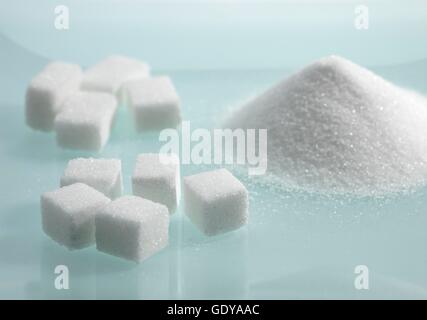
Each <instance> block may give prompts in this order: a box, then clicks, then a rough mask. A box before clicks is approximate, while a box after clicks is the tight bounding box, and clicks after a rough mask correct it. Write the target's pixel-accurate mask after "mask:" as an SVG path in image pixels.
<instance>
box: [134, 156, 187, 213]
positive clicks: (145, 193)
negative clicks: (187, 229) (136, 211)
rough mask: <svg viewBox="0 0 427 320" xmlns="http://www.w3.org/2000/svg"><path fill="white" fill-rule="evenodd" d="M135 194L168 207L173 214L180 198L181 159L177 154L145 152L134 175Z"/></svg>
mask: <svg viewBox="0 0 427 320" xmlns="http://www.w3.org/2000/svg"><path fill="white" fill-rule="evenodd" d="M132 190H133V194H134V195H136V196H140V197H142V198H145V199H149V200H152V201H154V202H158V203H162V204H164V205H165V206H167V207H168V209H169V212H170V213H171V214H172V213H173V212H174V211H175V210H176V207H177V206H178V204H179V199H180V194H181V192H180V190H181V187H180V171H179V159H178V157H177V156H176V155H170V154H157V153H144V154H140V155H139V156H138V159H137V161H136V165H135V169H134V172H133V175H132Z"/></svg>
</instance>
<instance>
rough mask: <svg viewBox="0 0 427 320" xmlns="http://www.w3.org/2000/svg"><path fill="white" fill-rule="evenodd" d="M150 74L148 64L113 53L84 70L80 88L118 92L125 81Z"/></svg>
mask: <svg viewBox="0 0 427 320" xmlns="http://www.w3.org/2000/svg"><path fill="white" fill-rule="evenodd" d="M149 76H150V68H149V66H148V65H147V64H146V63H144V62H142V61H139V60H136V59H132V58H128V57H124V56H119V55H113V56H110V57H108V58H106V59H104V60H102V61H100V62H99V63H97V64H96V65H94V66H93V67H90V68H88V69H87V70H86V72H85V73H84V76H83V82H82V86H81V87H82V89H83V90H90V91H103V92H108V93H112V94H120V88H121V86H122V84H124V83H125V82H127V81H130V80H134V79H139V78H146V77H149Z"/></svg>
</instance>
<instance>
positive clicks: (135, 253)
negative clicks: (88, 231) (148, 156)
mask: <svg viewBox="0 0 427 320" xmlns="http://www.w3.org/2000/svg"><path fill="white" fill-rule="evenodd" d="M95 225H96V248H97V249H98V250H100V251H103V252H105V253H108V254H112V255H115V256H118V257H121V258H125V259H128V260H133V261H136V262H141V261H143V260H145V259H147V258H148V257H150V256H151V255H153V254H154V253H156V252H158V251H159V250H161V249H163V248H164V247H165V246H166V245H167V244H168V238H169V212H168V208H167V207H166V206H164V205H162V204H159V203H155V202H152V201H150V200H147V199H143V198H140V197H136V196H124V197H121V198H118V199H116V200H114V201H112V202H110V203H109V204H108V205H106V206H104V207H103V208H102V209H101V210H100V211H98V213H97V215H96V218H95Z"/></svg>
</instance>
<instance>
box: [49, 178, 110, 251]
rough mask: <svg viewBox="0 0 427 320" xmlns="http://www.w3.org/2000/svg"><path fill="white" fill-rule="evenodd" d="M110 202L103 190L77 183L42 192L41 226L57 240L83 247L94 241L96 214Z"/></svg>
mask: <svg viewBox="0 0 427 320" xmlns="http://www.w3.org/2000/svg"><path fill="white" fill-rule="evenodd" d="M108 202H110V199H108V198H107V197H106V196H105V195H103V194H102V193H101V192H99V191H97V190H95V189H93V188H92V187H89V186H87V185H85V184H83V183H75V184H72V185H69V186H66V187H62V188H59V189H57V190H54V191H50V192H45V193H43V194H42V196H41V211H42V227H43V230H44V232H45V233H46V234H47V235H48V236H49V237H50V238H52V239H53V240H55V241H56V242H58V243H60V244H62V245H64V246H66V247H67V248H69V249H81V248H84V247H87V246H90V245H91V244H93V243H94V241H95V214H96V211H97V210H98V209H100V208H102V206H104V205H106V204H107V203H108Z"/></svg>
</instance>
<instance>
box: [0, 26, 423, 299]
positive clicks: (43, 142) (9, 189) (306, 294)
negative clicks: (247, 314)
mask: <svg viewBox="0 0 427 320" xmlns="http://www.w3.org/2000/svg"><path fill="white" fill-rule="evenodd" d="M422 21H424V20H422ZM424 22H425V21H424ZM424 22H422V23H424ZM22 28H24V29H25V28H27V27H25V26H23V27H22ZM8 30H9V29H8ZM21 31H22V30H21ZM92 31H93V32H100V31H99V30H98V31H97V30H96V29H95V30H92ZM16 32H18V31H16ZM22 32H23V31H22ZM212 32H214V31H212ZM402 32H403V31H402ZM417 39H419V38H417V37H416V36H414V37H413V39H412V40H413V41H414V42H417V41H418V40H417ZM417 43H418V42H417ZM307 45H308V44H307ZM395 45H396V46H398V44H395ZM101 47H102V46H101ZM0 48H1V50H0V70H1V72H0V87H1V88H2V94H1V95H0V119H2V125H1V126H0V168H1V179H0V298H3V299H4V298H18V299H45V298H50V299H69V298H83V299H96V298H98V299H99V298H119V299H120V298H131V299H152V298H161V299H185V298H356V299H358V298H424V299H425V298H427V232H426V228H427V188H425V189H423V190H419V191H418V192H417V193H415V194H411V195H406V196H402V197H397V198H394V199H383V200H373V199H362V200H360V199H359V200H356V199H325V198H321V197H317V196H308V195H304V194H293V193H288V192H284V191H281V190H279V189H277V188H275V187H274V186H272V185H263V184H260V183H258V182H257V181H256V180H254V179H252V178H249V177H247V176H246V174H245V172H243V171H242V172H240V171H236V174H237V175H238V177H239V178H240V179H242V181H243V182H244V184H245V185H246V186H247V188H248V189H249V192H250V222H249V224H248V226H247V227H245V228H242V229H240V230H238V231H236V232H233V233H229V234H226V235H222V236H218V237H213V238H207V237H204V236H202V235H201V234H200V233H199V232H198V230H197V229H195V227H193V225H192V224H191V223H190V222H189V221H188V219H187V218H186V217H185V216H184V213H183V209H182V205H181V207H180V208H179V210H178V211H177V212H176V213H175V214H174V216H173V217H172V221H171V226H170V245H169V247H167V248H166V249H165V250H163V251H161V252H160V253H158V254H156V255H155V256H153V257H151V258H150V259H148V260H147V261H145V262H144V263H142V264H140V265H137V264H135V263H132V262H127V261H125V260H121V259H118V258H115V257H112V256H108V255H106V254H104V253H100V252H97V251H96V249H95V248H94V247H91V248H88V249H84V250H80V251H68V250H67V249H65V248H64V247H61V246H59V245H57V244H56V243H54V242H53V241H51V240H50V239H49V238H48V237H47V236H45V235H44V234H43V232H42V230H41V223H40V208H39V206H40V203H39V197H40V194H41V193H42V192H44V191H47V190H52V189H54V188H57V187H58V185H59V178H60V175H61V174H62V171H63V170H64V168H65V166H66V163H67V161H68V160H69V159H72V158H74V157H77V156H97V157H98V156H99V157H117V158H121V159H122V163H123V177H124V184H125V192H126V193H130V192H131V185H130V175H131V173H132V170H133V166H134V163H135V160H136V156H137V154H138V153H140V152H150V151H153V152H156V151H158V149H159V147H160V146H161V143H160V142H159V141H158V135H157V134H156V133H152V134H136V133H135V132H134V130H133V127H132V122H131V119H129V114H128V112H127V110H125V109H124V108H122V109H120V111H119V114H118V119H117V123H116V125H115V127H114V130H113V133H112V136H111V139H110V142H109V144H108V145H107V146H106V147H105V148H104V150H103V151H102V152H101V153H99V154H95V153H88V152H75V151H67V150H62V149H60V148H58V147H57V146H56V144H55V137H54V134H53V133H50V134H46V133H40V132H35V131H32V130H30V129H29V128H27V127H26V126H25V124H24V92H25V87H26V85H27V83H28V81H29V79H30V78H31V77H32V76H33V75H34V74H35V73H36V72H38V70H40V69H41V68H42V66H43V65H44V64H45V63H46V62H47V59H46V58H43V57H41V56H39V55H37V54H34V53H32V51H31V49H28V48H24V47H21V46H20V45H17V44H16V43H15V42H14V41H12V40H10V38H9V37H6V36H4V35H0ZM132 48H133V49H134V52H133V53H134V55H135V56H139V55H140V50H139V49H138V48H137V47H132ZM414 48H415V47H414ZM417 48H419V47H417ZM56 49H57V48H56ZM128 49H129V48H128ZM399 49H400V50H402V52H407V53H408V54H409V53H410V51H411V48H410V47H408V46H406V47H405V46H401V47H399ZM129 50H130V49H129ZM129 50H128V51H129ZM159 50H160V49H159ZM319 50H320V49H319ZM116 51H118V50H116ZM285 51H286V50H285ZM334 51H335V50H333V48H323V49H322V50H321V52H317V53H316V56H318V57H320V56H322V55H328V54H331V53H335V52H334ZM63 52H64V53H65V52H67V50H66V49H65V48H63ZM417 52H418V53H419V52H421V51H417ZM108 53H109V52H106V53H105V54H104V55H106V54H108ZM129 53H130V54H131V53H132V52H130V51H129ZM258 53H259V54H260V56H264V57H265V59H266V60H268V52H264V53H262V54H261V53H260V52H258ZM212 54H213V53H212ZM52 55H53V56H55V54H52ZM64 55H65V54H64ZM367 55H368V54H367ZM403 55H404V54H402V56H403ZM65 56H66V55H65ZM86 57H87V60H91V59H92V57H89V56H84V55H83V57H82V60H81V61H80V60H76V61H75V62H79V63H84V62H85V60H86ZM252 57H253V56H252ZM285 58H286V57H284V58H283V59H285ZM350 58H351V57H350ZM408 61H409V60H408ZM175 62H177V60H175ZM158 69H161V68H156V67H154V73H165V74H169V75H171V77H172V79H173V81H174V83H175V85H176V87H177V91H178V93H179V94H180V96H181V98H182V107H183V116H184V119H185V120H190V121H191V126H192V128H197V127H202V128H213V127H215V126H216V125H217V124H219V123H220V122H221V119H222V117H223V116H224V114H226V112H227V110H229V109H230V108H233V107H235V106H237V105H239V104H240V103H241V102H242V101H243V100H245V99H247V98H248V97H250V96H253V95H255V94H256V93H259V92H261V91H262V90H263V89H264V88H267V87H268V86H269V85H272V84H273V83H275V82H276V81H277V80H279V79H281V78H283V77H285V76H287V75H289V72H291V71H293V70H295V68H294V67H292V68H290V70H283V69H280V68H277V69H262V70H258V71H251V69H253V66H250V65H248V66H247V69H246V70H245V69H242V70H241V71H232V70H223V71H221V70H218V71H202V70H188V71H186V70H182V71H176V70H175V69H174V68H171V70H163V71H161V72H160V71H158ZM374 71H376V72H378V73H380V74H382V75H384V76H385V77H386V78H387V79H390V80H392V81H393V82H395V83H397V84H400V85H403V86H407V87H410V88H412V89H416V90H418V91H420V92H423V93H424V94H427V60H420V61H418V62H416V63H412V62H410V63H403V64H399V65H395V66H389V67H381V68H374ZM205 169H207V167H203V166H192V165H185V166H183V167H182V174H183V175H187V174H191V173H196V172H200V171H202V170H205ZM57 265H66V266H68V268H69V271H70V280H69V285H70V289H69V290H56V289H55V287H54V279H55V277H56V276H57V275H55V274H54V268H55V266H57ZM357 265H366V266H367V267H368V268H369V276H370V278H369V280H370V281H369V285H370V289H369V290H361V291H360V290H356V289H355V286H354V281H355V278H356V276H357V275H356V274H355V273H354V269H355V267H356V266H357Z"/></svg>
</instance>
